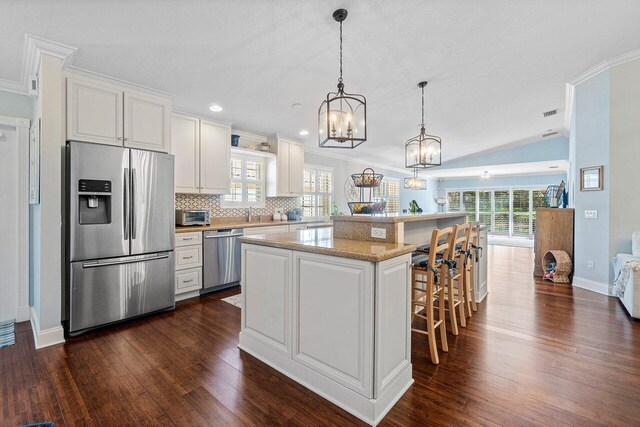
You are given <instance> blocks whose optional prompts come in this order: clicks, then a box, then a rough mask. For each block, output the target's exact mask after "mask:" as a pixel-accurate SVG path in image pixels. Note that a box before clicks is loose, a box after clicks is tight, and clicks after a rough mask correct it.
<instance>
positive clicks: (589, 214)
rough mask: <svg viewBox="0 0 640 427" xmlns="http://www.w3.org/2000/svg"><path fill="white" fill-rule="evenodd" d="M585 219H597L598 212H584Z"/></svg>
mask: <svg viewBox="0 0 640 427" xmlns="http://www.w3.org/2000/svg"><path fill="white" fill-rule="evenodd" d="M584 217H585V218H589V219H597V218H598V211H584Z"/></svg>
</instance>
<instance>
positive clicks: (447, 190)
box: [444, 185, 544, 239]
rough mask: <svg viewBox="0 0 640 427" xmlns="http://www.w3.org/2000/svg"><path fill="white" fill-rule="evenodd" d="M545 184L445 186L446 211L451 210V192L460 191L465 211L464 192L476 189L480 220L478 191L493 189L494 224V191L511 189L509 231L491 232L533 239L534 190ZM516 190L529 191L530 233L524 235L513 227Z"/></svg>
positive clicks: (515, 237) (477, 217) (478, 218)
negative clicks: (516, 232) (514, 194)
mask: <svg viewBox="0 0 640 427" xmlns="http://www.w3.org/2000/svg"><path fill="white" fill-rule="evenodd" d="M543 187H544V185H512V186H487V187H452V188H447V187H445V189H444V197H445V198H446V199H447V204H446V211H447V212H449V193H460V212H461V213H464V212H463V211H462V207H463V203H464V201H463V199H462V193H463V192H465V191H475V192H476V212H475V213H476V218H475V220H476V221H479V220H480V216H479V215H480V198H479V197H478V194H477V193H478V192H479V191H491V225H492V226H493V222H494V217H495V214H496V212H495V197H494V194H493V192H495V191H501V190H502V191H509V212H508V213H509V232H508V233H493V232H491V233H490V234H494V235H496V236H507V237H509V238H514V239H518V238H521V239H532V238H533V236H534V231H533V214H534V213H535V210H534V208H533V191H534V190H541V189H543ZM514 190H528V191H529V235H528V236H527V235H523V234H515V233H514V227H513V224H514V223H513V216H514V215H513V214H514V212H513V191H514Z"/></svg>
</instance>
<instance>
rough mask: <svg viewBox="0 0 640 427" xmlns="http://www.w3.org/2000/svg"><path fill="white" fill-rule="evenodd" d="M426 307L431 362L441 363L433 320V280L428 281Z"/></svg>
mask: <svg viewBox="0 0 640 427" xmlns="http://www.w3.org/2000/svg"><path fill="white" fill-rule="evenodd" d="M428 274H429V275H431V276H432V275H433V273H431V272H429V273H428ZM425 303H426V305H427V306H426V307H425V311H426V313H427V318H428V319H427V339H428V340H429V351H430V352H431V361H432V362H433V363H434V364H436V365H437V364H438V363H440V358H438V348H437V347H436V330H435V327H434V325H435V321H434V319H433V280H431V278H429V279H427V300H426V301H425Z"/></svg>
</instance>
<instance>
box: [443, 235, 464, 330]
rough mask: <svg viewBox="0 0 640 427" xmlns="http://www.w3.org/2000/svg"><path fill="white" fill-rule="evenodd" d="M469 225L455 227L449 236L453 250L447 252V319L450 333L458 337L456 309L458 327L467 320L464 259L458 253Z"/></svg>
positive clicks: (462, 325) (462, 245) (462, 246)
mask: <svg viewBox="0 0 640 427" xmlns="http://www.w3.org/2000/svg"><path fill="white" fill-rule="evenodd" d="M468 230H469V224H462V225H456V226H454V227H453V232H452V233H451V236H450V243H449V244H450V246H451V248H453V250H451V251H450V252H449V255H450V257H449V263H450V267H451V268H450V269H449V270H448V271H447V276H446V289H445V293H446V298H447V303H448V306H449V319H450V323H451V333H452V334H453V335H458V320H457V319H456V308H457V310H458V314H457V317H459V318H460V326H461V327H463V328H466V327H467V319H466V314H465V292H464V280H465V274H464V259H463V257H462V256H461V255H460V251H461V250H462V248H464V247H465V246H466V244H467V231H468Z"/></svg>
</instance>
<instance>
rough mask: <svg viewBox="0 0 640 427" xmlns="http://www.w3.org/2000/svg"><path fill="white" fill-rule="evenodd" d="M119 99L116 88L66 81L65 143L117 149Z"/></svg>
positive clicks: (120, 121) (120, 120)
mask: <svg viewBox="0 0 640 427" xmlns="http://www.w3.org/2000/svg"><path fill="white" fill-rule="evenodd" d="M122 99H123V92H122V90H120V89H119V88H117V87H113V86H108V85H103V84H99V83H97V82H89V81H87V80H77V79H72V78H69V79H67V139H68V140H74V141H86V142H95V143H97V144H108V145H120V146H121V145H122V142H123V141H122V139H123V127H122V120H123V115H122V110H123V100H122Z"/></svg>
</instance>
